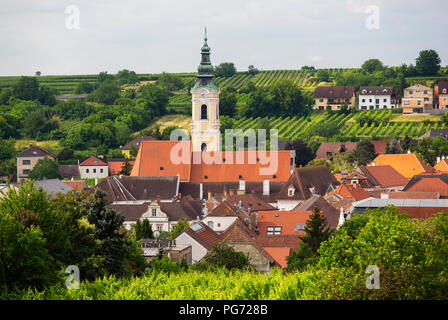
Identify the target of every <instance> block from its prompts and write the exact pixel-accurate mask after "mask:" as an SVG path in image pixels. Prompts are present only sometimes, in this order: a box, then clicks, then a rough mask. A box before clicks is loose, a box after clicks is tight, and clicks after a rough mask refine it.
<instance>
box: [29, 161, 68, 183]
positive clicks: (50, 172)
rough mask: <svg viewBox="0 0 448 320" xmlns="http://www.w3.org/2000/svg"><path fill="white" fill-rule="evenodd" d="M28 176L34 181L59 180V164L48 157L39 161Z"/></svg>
mask: <svg viewBox="0 0 448 320" xmlns="http://www.w3.org/2000/svg"><path fill="white" fill-rule="evenodd" d="M28 176H29V177H30V178H31V179H34V180H42V179H44V178H47V179H61V174H60V173H59V164H58V163H57V162H56V161H53V160H51V159H49V158H48V157H45V158H43V159H39V160H38V161H37V163H36V165H35V166H34V168H33V169H32V170H31V171H30V173H29V175H28Z"/></svg>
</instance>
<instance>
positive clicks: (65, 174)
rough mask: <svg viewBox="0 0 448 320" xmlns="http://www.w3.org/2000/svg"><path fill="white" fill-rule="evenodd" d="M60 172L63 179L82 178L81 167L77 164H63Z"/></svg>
mask: <svg viewBox="0 0 448 320" xmlns="http://www.w3.org/2000/svg"><path fill="white" fill-rule="evenodd" d="M58 170H59V173H60V174H61V178H62V179H71V178H80V177H81V176H80V174H79V167H78V165H77V164H61V165H60V166H59V169H58Z"/></svg>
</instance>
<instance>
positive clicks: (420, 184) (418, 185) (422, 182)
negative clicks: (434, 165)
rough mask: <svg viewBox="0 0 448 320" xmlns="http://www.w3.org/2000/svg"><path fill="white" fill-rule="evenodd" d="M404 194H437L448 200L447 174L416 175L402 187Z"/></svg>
mask: <svg viewBox="0 0 448 320" xmlns="http://www.w3.org/2000/svg"><path fill="white" fill-rule="evenodd" d="M403 191H406V192H437V193H439V194H440V197H441V198H448V174H435V175H416V176H414V177H412V179H411V180H410V181H409V183H408V184H407V185H406V186H405V187H404V189H403Z"/></svg>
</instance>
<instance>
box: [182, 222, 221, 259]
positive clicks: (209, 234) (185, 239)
mask: <svg viewBox="0 0 448 320" xmlns="http://www.w3.org/2000/svg"><path fill="white" fill-rule="evenodd" d="M175 241H176V244H177V245H187V246H191V262H192V263H195V262H198V261H200V260H201V259H202V258H203V257H204V256H205V255H206V254H207V253H208V252H209V251H210V250H211V249H212V248H213V246H214V245H215V244H218V243H219V242H220V241H221V239H220V237H219V235H218V234H217V233H216V232H214V231H213V230H212V229H210V228H209V227H208V226H207V225H206V224H205V223H202V222H197V223H194V224H193V225H191V226H189V227H188V228H186V229H185V230H184V231H183V232H182V233H181V234H179V235H178V236H177V237H176V239H175Z"/></svg>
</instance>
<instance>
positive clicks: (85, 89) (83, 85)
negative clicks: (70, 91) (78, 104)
mask: <svg viewBox="0 0 448 320" xmlns="http://www.w3.org/2000/svg"><path fill="white" fill-rule="evenodd" d="M94 89H95V86H94V85H93V84H92V83H90V82H88V81H87V80H81V81H79V82H78V84H77V85H76V87H75V90H74V93H75V94H81V93H91V92H92V91H93V90H94Z"/></svg>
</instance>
